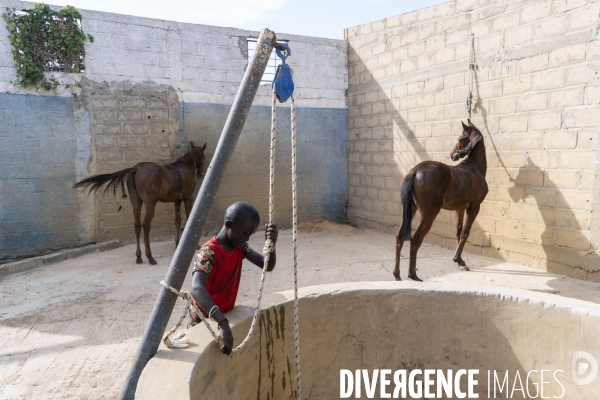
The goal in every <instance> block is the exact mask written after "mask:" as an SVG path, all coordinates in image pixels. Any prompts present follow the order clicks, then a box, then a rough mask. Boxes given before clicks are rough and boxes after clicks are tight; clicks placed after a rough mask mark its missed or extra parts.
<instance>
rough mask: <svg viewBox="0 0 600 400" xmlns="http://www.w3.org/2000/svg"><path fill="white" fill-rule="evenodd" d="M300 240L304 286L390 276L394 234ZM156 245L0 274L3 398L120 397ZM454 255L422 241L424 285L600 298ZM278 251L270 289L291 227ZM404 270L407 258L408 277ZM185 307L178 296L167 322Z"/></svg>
mask: <svg viewBox="0 0 600 400" xmlns="http://www.w3.org/2000/svg"><path fill="white" fill-rule="evenodd" d="M259 236H260V235H256V237H253V238H252V239H251V241H250V244H251V246H253V247H254V248H255V249H257V250H258V251H260V249H262V245H263V240H262V239H261V237H259ZM298 246H299V248H298V257H299V284H300V286H308V285H318V284H325V283H333V282H352V281H378V280H386V281H389V280H393V277H392V269H393V265H392V264H393V258H394V251H393V249H394V237H393V236H391V235H386V234H382V233H379V232H376V231H370V230H358V229H354V228H352V227H349V226H341V225H337V226H336V225H333V224H328V223H313V224H310V225H308V226H305V229H304V231H303V232H301V233H300V235H299V240H298ZM408 247H409V246H408V245H406V246H405V248H404V249H403V255H406V254H408ZM152 249H153V253H154V255H155V258H156V260H157V261H158V265H154V266H151V265H149V264H147V263H146V264H142V265H137V264H135V256H134V252H135V248H134V246H133V245H129V246H125V247H122V248H119V249H115V250H111V251H108V252H105V253H98V254H93V255H88V256H85V257H82V258H77V259H73V260H68V261H64V262H61V263H59V264H54V265H51V266H49V267H43V268H39V269H35V270H31V271H27V272H22V273H18V274H13V275H9V276H7V277H4V278H2V280H1V282H0V398H2V399H101V398H115V397H116V396H117V394H118V393H119V391H120V388H121V385H122V383H123V381H124V379H125V378H124V376H125V373H126V371H127V369H128V367H129V363H130V362H131V359H132V357H133V354H134V352H135V350H136V348H137V344H138V341H139V339H140V336H141V334H142V332H143V330H144V328H145V325H146V322H147V320H148V317H149V315H150V311H151V309H152V307H153V305H154V302H155V300H156V295H157V294H158V291H159V289H160V287H159V285H158V282H159V281H160V280H161V279H163V278H164V276H165V273H166V271H167V268H168V266H169V263H170V261H171V258H172V256H173V253H174V250H175V248H174V243H173V242H159V243H153V245H152ZM452 255H453V251H451V250H447V249H443V248H440V247H437V246H432V245H427V244H425V245H423V246H422V248H421V250H420V252H419V260H418V267H419V271H418V273H419V275H420V277H421V278H423V279H425V282H424V283H423V284H424V285H427V282H448V283H462V284H465V285H470V286H475V287H483V286H496V287H499V286H502V287H510V288H522V289H527V290H534V291H538V292H543V293H549V295H553V294H555V295H558V296H566V297H572V298H577V299H582V300H587V301H591V302H595V303H600V284H598V283H591V282H584V281H579V280H576V279H571V278H567V277H562V276H558V275H554V274H549V273H546V272H542V271H538V270H534V269H531V268H527V267H524V266H520V265H515V264H510V263H505V262H501V261H498V260H494V259H491V258H486V257H481V256H475V255H470V254H466V257H465V261H466V262H467V265H469V267H470V268H471V272H462V271H460V270H459V269H458V267H457V266H456V264H454V263H453V262H452ZM277 258H278V264H277V267H276V269H275V271H273V272H272V273H271V274H270V275H268V276H267V278H266V287H265V293H272V292H277V291H281V290H288V289H292V287H293V283H292V282H293V281H292V240H291V231H289V230H287V231H281V233H280V239H279V242H278V243H277ZM407 273H408V262H407V260H406V258H403V259H402V263H401V274H402V277H403V279H406V278H405V277H406V275H407ZM190 277H191V276H188V279H187V280H186V282H185V284H184V288H189V285H190ZM259 278H260V270H259V269H258V268H256V267H254V266H253V265H249V264H248V265H246V264H245V266H244V273H243V276H242V283H241V286H240V293H239V296H238V303H247V304H249V305H254V304H255V301H256V299H255V297H256V294H257V289H258V282H259ZM398 285H402V282H398ZM182 309H183V302H178V304H177V306H176V308H175V312H174V314H173V316H172V318H171V320H172V322H171V323H170V325H173V324H174V321H175V320H176V318H177V317H178V316H179V315H180V313H181V311H182Z"/></svg>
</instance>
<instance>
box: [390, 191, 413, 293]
mask: <svg viewBox="0 0 600 400" xmlns="http://www.w3.org/2000/svg"><path fill="white" fill-rule="evenodd" d="M416 213H417V206H416V204H415V203H414V202H413V204H412V215H411V217H410V221H408V223H409V224H410V223H411V222H412V220H413V218H414V217H415V214H416ZM403 225H404V221H402V223H401V224H400V229H398V233H397V234H396V262H395V264H394V278H396V280H397V281H401V280H402V279H401V278H400V252H401V251H402V246H403V245H404V239H403V238H402V228H403Z"/></svg>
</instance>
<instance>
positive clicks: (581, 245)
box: [508, 157, 600, 279]
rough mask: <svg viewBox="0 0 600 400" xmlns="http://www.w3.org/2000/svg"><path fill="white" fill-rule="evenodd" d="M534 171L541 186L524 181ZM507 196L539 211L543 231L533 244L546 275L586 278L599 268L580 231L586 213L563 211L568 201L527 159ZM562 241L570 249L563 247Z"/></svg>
mask: <svg viewBox="0 0 600 400" xmlns="http://www.w3.org/2000/svg"><path fill="white" fill-rule="evenodd" d="M535 171H542V172H543V187H535V186H531V185H530V184H526V182H525V181H526V180H527V178H528V177H529V176H530V175H531V173H532V172H535ZM508 194H509V196H510V198H511V199H512V200H513V201H514V202H521V201H522V202H524V203H529V204H534V205H536V206H537V207H538V208H539V210H540V213H539V215H540V218H541V220H540V221H539V223H542V224H543V226H544V228H543V230H542V231H541V232H539V239H537V238H536V239H537V240H536V241H538V242H539V243H540V244H541V247H542V249H543V252H544V254H545V260H544V261H543V263H544V264H545V265H544V266H545V268H546V270H547V271H548V272H553V273H558V274H569V275H571V276H575V277H577V278H581V279H588V278H589V276H588V275H589V274H591V273H593V272H594V271H597V270H598V269H599V268H600V256H599V255H598V254H597V253H596V252H595V251H593V245H592V244H591V242H590V239H589V237H588V236H586V235H585V234H584V233H583V231H582V230H585V229H587V228H588V220H587V215H588V214H589V213H581V214H578V213H577V212H575V211H573V210H572V209H571V208H565V207H564V206H565V205H568V202H567V201H566V199H565V196H564V195H563V193H562V191H561V189H560V188H559V187H558V185H557V184H556V183H555V182H554V181H552V180H551V179H550V178H549V177H548V174H547V173H546V172H545V171H544V170H543V169H542V168H540V167H539V166H538V165H536V164H535V163H534V162H533V161H532V159H531V158H530V157H527V165H526V166H524V167H521V168H519V170H518V173H517V175H516V177H515V178H514V186H513V187H511V188H509V189H508ZM583 216H585V218H583ZM524 229H525V228H524ZM523 233H524V232H523ZM526 236H527V235H526ZM530 236H534V235H533V234H532V235H530ZM524 239H527V238H524ZM566 241H568V243H570V244H571V246H569V247H567V246H565V245H564V244H565V243H566Z"/></svg>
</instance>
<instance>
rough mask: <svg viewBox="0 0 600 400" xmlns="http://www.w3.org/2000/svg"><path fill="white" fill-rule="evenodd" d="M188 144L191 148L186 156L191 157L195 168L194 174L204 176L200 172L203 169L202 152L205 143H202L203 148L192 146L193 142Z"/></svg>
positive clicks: (204, 148)
mask: <svg viewBox="0 0 600 400" xmlns="http://www.w3.org/2000/svg"><path fill="white" fill-rule="evenodd" d="M190 144H191V146H192V151H190V152H189V153H188V154H190V155H191V156H192V157H191V158H192V161H193V162H194V165H195V167H196V174H198V175H200V176H202V175H204V172H202V170H203V169H204V150H206V143H204V146H202V147H196V146H194V142H190Z"/></svg>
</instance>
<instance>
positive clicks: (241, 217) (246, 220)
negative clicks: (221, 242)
mask: <svg viewBox="0 0 600 400" xmlns="http://www.w3.org/2000/svg"><path fill="white" fill-rule="evenodd" d="M259 224H260V215H259V214H258V211H256V208H254V206H252V205H251V204H249V203H246V202H244V201H240V202H237V203H234V204H232V205H230V206H229V207H227V210H226V211H225V221H224V225H225V228H226V232H227V237H228V238H229V241H230V242H231V244H232V245H233V246H241V245H243V244H244V243H246V242H247V241H248V240H249V239H250V235H252V234H253V233H254V232H256V230H257V229H258V225H259Z"/></svg>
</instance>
